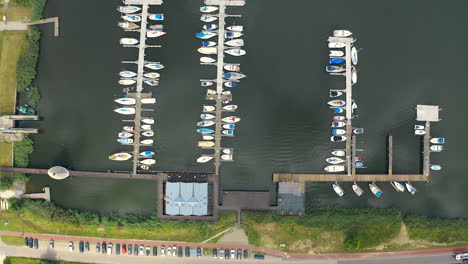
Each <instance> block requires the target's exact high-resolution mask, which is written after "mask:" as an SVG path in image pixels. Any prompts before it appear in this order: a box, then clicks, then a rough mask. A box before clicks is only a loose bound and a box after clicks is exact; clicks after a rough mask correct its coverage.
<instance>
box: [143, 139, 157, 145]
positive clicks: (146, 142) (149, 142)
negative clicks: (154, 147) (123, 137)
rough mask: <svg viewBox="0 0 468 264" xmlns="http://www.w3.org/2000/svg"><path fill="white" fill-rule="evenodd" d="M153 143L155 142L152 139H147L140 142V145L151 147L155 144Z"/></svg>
mask: <svg viewBox="0 0 468 264" xmlns="http://www.w3.org/2000/svg"><path fill="white" fill-rule="evenodd" d="M153 142H154V140H152V139H145V140H142V141H140V144H141V145H151V144H153Z"/></svg>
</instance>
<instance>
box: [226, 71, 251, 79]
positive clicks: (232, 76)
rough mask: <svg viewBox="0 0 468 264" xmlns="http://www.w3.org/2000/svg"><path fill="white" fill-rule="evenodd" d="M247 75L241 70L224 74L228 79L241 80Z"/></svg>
mask: <svg viewBox="0 0 468 264" xmlns="http://www.w3.org/2000/svg"><path fill="white" fill-rule="evenodd" d="M245 77H246V75H245V74H242V73H239V72H227V73H224V74H223V78H224V79H227V80H240V79H242V78H245Z"/></svg>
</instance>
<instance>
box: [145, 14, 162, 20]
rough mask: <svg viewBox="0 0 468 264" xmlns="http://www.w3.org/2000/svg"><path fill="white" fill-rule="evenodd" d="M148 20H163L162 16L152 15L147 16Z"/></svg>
mask: <svg viewBox="0 0 468 264" xmlns="http://www.w3.org/2000/svg"><path fill="white" fill-rule="evenodd" d="M148 18H149V19H150V20H155V21H162V20H164V14H154V15H150V16H148Z"/></svg>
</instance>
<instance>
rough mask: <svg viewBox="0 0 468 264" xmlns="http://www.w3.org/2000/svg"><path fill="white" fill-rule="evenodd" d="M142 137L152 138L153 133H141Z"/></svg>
mask: <svg viewBox="0 0 468 264" xmlns="http://www.w3.org/2000/svg"><path fill="white" fill-rule="evenodd" d="M141 135H142V136H145V137H152V136H154V132H153V131H145V132H143V133H141Z"/></svg>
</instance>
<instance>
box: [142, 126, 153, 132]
mask: <svg viewBox="0 0 468 264" xmlns="http://www.w3.org/2000/svg"><path fill="white" fill-rule="evenodd" d="M141 130H144V131H149V130H151V125H142V126H141Z"/></svg>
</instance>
